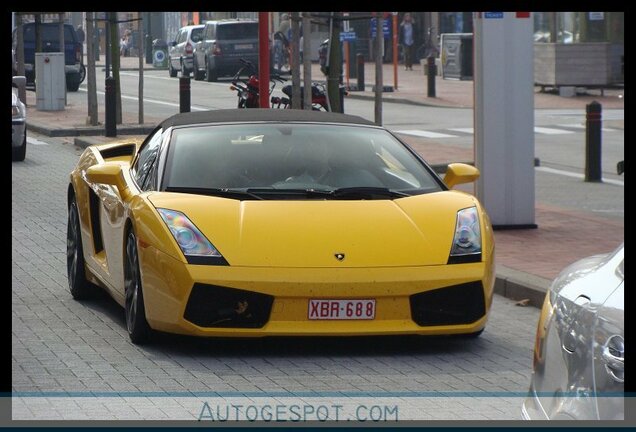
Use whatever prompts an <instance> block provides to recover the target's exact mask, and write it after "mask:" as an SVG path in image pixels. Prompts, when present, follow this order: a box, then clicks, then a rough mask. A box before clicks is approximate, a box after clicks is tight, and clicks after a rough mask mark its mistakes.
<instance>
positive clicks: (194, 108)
mask: <svg viewBox="0 0 636 432" xmlns="http://www.w3.org/2000/svg"><path fill="white" fill-rule="evenodd" d="M80 91H86V90H85V89H80ZM97 94H100V95H103V94H105V93H104V92H103V91H97ZM121 98H122V99H128V100H133V101H139V98H138V97H137V96H128V95H121ZM145 102H150V103H154V104H158V105H166V106H170V107H179V104H178V103H174V102H166V101H160V100H157V99H150V98H147V97H144V103H145ZM209 109H210V108H206V107H199V106H196V105H191V106H190V110H192V111H208V110H209Z"/></svg>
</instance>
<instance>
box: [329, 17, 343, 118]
mask: <svg viewBox="0 0 636 432" xmlns="http://www.w3.org/2000/svg"><path fill="white" fill-rule="evenodd" d="M334 14H335V13H334V12H331V17H330V18H329V20H330V22H331V26H330V33H329V45H330V48H329V73H328V75H327V96H328V101H329V109H330V111H333V112H342V111H343V110H342V100H341V99H340V98H341V95H340V80H341V79H342V51H341V50H340V19H337V17H336V16H334Z"/></svg>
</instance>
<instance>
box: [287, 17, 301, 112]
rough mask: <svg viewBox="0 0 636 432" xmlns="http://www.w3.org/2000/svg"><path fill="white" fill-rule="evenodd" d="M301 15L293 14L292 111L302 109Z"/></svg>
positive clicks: (291, 59) (291, 60)
mask: <svg viewBox="0 0 636 432" xmlns="http://www.w3.org/2000/svg"><path fill="white" fill-rule="evenodd" d="M299 21H300V13H299V12H292V13H291V31H292V38H291V58H290V62H291V72H292V100H291V103H292V106H291V107H292V109H302V105H301V93H300V51H299V46H300V44H299V41H300V22H299Z"/></svg>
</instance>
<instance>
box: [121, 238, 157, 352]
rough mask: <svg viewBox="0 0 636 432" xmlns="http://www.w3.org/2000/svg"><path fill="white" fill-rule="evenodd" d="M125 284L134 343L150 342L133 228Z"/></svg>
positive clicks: (128, 240) (127, 316)
mask: <svg viewBox="0 0 636 432" xmlns="http://www.w3.org/2000/svg"><path fill="white" fill-rule="evenodd" d="M124 286H125V297H126V304H125V314H126V329H127V330H128V336H129V337H130V340H131V342H132V343H134V344H137V345H142V344H144V343H146V342H148V339H149V337H150V333H151V330H150V326H149V325H148V321H146V310H145V306H144V296H143V290H142V286H141V274H140V272H139V255H138V253H137V238H136V237H135V233H134V232H133V231H132V229H131V230H130V231H129V232H128V236H127V237H126V258H125V265H124Z"/></svg>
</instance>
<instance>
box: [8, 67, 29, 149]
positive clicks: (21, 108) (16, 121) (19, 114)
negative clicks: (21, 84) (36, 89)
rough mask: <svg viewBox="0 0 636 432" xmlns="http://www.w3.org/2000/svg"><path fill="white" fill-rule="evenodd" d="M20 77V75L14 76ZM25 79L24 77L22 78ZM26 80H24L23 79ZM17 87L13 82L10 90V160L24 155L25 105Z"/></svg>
mask: <svg viewBox="0 0 636 432" xmlns="http://www.w3.org/2000/svg"><path fill="white" fill-rule="evenodd" d="M15 78H20V77H15ZM22 79H23V80H25V79H24V78H22ZM25 81H26V80H25ZM16 92H17V88H16V84H15V79H14V84H13V88H12V91H11V116H12V121H11V131H12V139H11V160H14V161H23V160H24V157H25V156H26V144H27V143H26V106H25V105H24V103H22V101H21V100H20V98H19V97H18V95H17V94H16Z"/></svg>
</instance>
